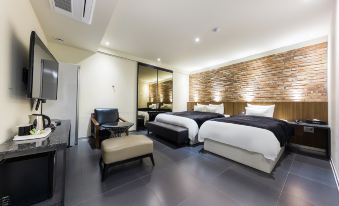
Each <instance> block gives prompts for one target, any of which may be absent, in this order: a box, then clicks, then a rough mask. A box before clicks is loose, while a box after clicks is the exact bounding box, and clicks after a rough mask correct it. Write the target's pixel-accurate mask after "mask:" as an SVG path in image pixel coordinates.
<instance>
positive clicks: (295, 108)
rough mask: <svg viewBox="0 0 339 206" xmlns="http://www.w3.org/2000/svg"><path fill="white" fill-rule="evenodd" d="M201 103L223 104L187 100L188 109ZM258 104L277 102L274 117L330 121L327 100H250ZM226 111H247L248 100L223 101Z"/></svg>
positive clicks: (231, 112) (231, 113) (238, 112)
mask: <svg viewBox="0 0 339 206" xmlns="http://www.w3.org/2000/svg"><path fill="white" fill-rule="evenodd" d="M197 103H199V104H221V103H220V102H219V103H216V102H187V110H188V111H193V108H194V105H196V104H197ZM249 103H251V104H258V105H271V104H275V110H274V118H277V119H286V120H290V121H294V120H297V119H299V120H306V119H320V120H322V121H325V122H328V103H327V102H249ZM223 104H224V113H225V114H229V115H238V114H240V113H241V112H244V111H245V107H246V105H247V102H223Z"/></svg>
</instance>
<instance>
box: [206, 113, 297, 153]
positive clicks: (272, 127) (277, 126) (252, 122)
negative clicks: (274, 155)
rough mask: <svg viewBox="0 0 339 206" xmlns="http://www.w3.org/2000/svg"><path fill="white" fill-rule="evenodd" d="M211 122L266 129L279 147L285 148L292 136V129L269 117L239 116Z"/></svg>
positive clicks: (282, 122) (283, 122)
mask: <svg viewBox="0 0 339 206" xmlns="http://www.w3.org/2000/svg"><path fill="white" fill-rule="evenodd" d="M212 121H217V122H225V123H232V124H240V125H245V126H251V127H257V128H261V129H267V130H269V131H271V132H272V133H273V134H274V135H275V137H276V138H277V140H278V141H279V142H280V146H281V147H283V146H285V144H286V142H287V141H288V139H289V138H290V137H291V134H292V128H291V126H290V125H289V124H288V123H287V122H285V121H282V120H278V119H274V118H270V117H260V116H251V115H239V116H234V117H229V118H217V119H213V120H212Z"/></svg>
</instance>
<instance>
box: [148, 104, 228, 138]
mask: <svg viewBox="0 0 339 206" xmlns="http://www.w3.org/2000/svg"><path fill="white" fill-rule="evenodd" d="M220 117H224V115H222V114H219V113H214V112H200V111H191V112H168V113H162V114H158V115H157V116H156V118H155V120H154V122H153V123H150V124H151V126H154V125H157V123H161V124H158V125H157V126H159V127H166V125H169V126H170V127H171V128H173V126H176V127H181V128H187V130H188V135H187V137H186V138H187V139H188V141H189V142H190V144H195V143H197V135H198V132H199V128H200V126H201V125H202V124H203V123H204V122H205V121H207V120H210V119H214V118H220ZM150 128H152V127H150ZM151 131H152V129H151ZM157 131H159V130H157ZM153 132H154V131H153ZM157 135H159V136H166V133H165V132H164V133H161V132H158V134H157ZM168 139H171V138H168ZM174 139H175V137H174Z"/></svg>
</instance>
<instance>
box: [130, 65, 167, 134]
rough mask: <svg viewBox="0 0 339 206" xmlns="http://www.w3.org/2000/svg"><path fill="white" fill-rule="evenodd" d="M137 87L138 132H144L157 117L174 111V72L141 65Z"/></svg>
mask: <svg viewBox="0 0 339 206" xmlns="http://www.w3.org/2000/svg"><path fill="white" fill-rule="evenodd" d="M137 85H138V90H137V95H138V97H137V101H138V102H137V121H136V122H137V130H143V129H146V128H145V125H146V124H147V122H148V121H154V119H155V117H156V115H158V114H160V113H164V112H171V111H172V103H173V72H172V71H170V70H166V69H162V68H159V67H155V66H151V65H147V64H143V63H139V64H138V84H137Z"/></svg>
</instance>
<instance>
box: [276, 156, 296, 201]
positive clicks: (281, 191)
mask: <svg viewBox="0 0 339 206" xmlns="http://www.w3.org/2000/svg"><path fill="white" fill-rule="evenodd" d="M294 160H295V155H293V159H292V163H291V165H290V167H289V169H288V171H287V175H286V178H285V180H284V184H283V186H282V187H281V190H280V193H279V197H278V199H277V202H276V206H278V203H279V200H280V198H281V195H282V193H283V191H284V188H285V185H286V182H287V178H288V176H289V175H290V172H291V169H292V166H293V163H294Z"/></svg>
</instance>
